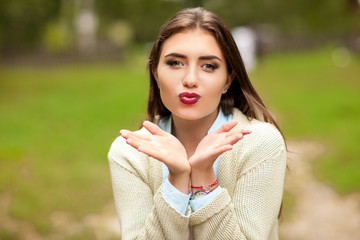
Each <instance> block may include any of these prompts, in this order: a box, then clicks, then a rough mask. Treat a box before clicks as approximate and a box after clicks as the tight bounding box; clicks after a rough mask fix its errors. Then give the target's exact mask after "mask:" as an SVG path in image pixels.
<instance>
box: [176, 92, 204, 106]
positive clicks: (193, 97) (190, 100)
mask: <svg viewBox="0 0 360 240" xmlns="http://www.w3.org/2000/svg"><path fill="white" fill-rule="evenodd" d="M200 98H201V96H200V95H199V94H197V93H190V92H182V93H180V94H179V100H180V102H182V103H183V104H188V105H190V104H195V103H197V102H198V101H199V99H200Z"/></svg>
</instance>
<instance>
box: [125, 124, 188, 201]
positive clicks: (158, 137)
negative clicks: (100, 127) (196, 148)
mask: <svg viewBox="0 0 360 240" xmlns="http://www.w3.org/2000/svg"><path fill="white" fill-rule="evenodd" d="M143 126H144V127H145V128H146V129H147V130H148V131H149V132H150V133H151V135H143V134H136V133H133V132H131V131H128V130H121V131H120V134H121V135H122V136H123V137H124V138H125V139H126V142H127V143H128V144H130V145H131V146H132V147H134V148H136V149H138V150H139V151H140V152H143V153H145V154H147V155H149V156H151V157H153V158H155V159H157V160H159V161H161V162H163V163H164V164H165V165H166V166H167V167H168V169H169V180H170V182H171V183H172V185H173V186H174V187H176V188H177V189H179V190H180V191H182V192H184V193H186V194H187V193H188V191H189V178H190V172H191V167H190V164H189V162H188V160H187V154H186V150H185V148H184V146H183V145H182V144H181V143H180V141H179V140H178V139H177V138H176V137H174V136H173V135H171V134H169V133H167V132H165V131H163V130H161V129H160V128H159V127H158V126H157V125H156V124H154V123H151V122H149V121H144V123H143Z"/></svg>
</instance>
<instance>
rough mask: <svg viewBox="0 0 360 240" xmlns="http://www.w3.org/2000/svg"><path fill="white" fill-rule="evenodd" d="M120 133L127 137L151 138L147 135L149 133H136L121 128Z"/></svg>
mask: <svg viewBox="0 0 360 240" xmlns="http://www.w3.org/2000/svg"><path fill="white" fill-rule="evenodd" d="M120 134H121V136H123V137H124V138H126V139H128V138H133V139H143V140H147V141H149V140H150V138H149V136H147V135H144V134H138V133H134V132H131V131H129V130H121V131H120Z"/></svg>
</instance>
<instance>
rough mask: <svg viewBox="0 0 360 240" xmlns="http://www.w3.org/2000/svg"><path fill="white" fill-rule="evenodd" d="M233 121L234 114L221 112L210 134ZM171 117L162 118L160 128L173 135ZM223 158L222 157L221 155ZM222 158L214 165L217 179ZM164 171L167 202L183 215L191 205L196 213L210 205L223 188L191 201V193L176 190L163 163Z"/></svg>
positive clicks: (163, 180) (164, 192) (164, 188)
mask: <svg viewBox="0 0 360 240" xmlns="http://www.w3.org/2000/svg"><path fill="white" fill-rule="evenodd" d="M231 119H233V116H232V114H230V115H224V113H223V111H222V110H221V108H220V110H219V113H218V116H217V118H216V119H215V121H214V123H213V124H212V125H211V127H210V129H209V131H208V134H209V133H211V132H213V131H215V130H217V129H219V128H220V127H221V126H222V125H223V124H224V123H226V122H228V121H230V120H231ZM171 121H172V120H171V116H169V117H166V118H162V119H160V121H159V122H158V126H159V127H160V128H161V129H162V130H164V131H165V132H167V133H171ZM220 156H221V155H220ZM220 156H219V157H218V158H217V159H216V160H215V162H214V164H213V168H214V172H215V175H216V178H218V168H219V161H220ZM162 171H163V179H162V182H163V187H162V192H163V196H164V198H165V200H166V201H167V202H168V203H169V204H170V205H171V206H172V207H173V208H175V209H176V210H178V211H179V212H180V213H182V214H183V215H185V214H186V211H187V209H188V206H189V205H190V207H191V210H192V211H193V212H194V211H196V210H198V209H200V208H202V207H203V206H204V205H206V204H208V203H209V202H210V201H211V200H213V199H214V198H215V197H216V196H217V195H218V194H219V193H220V192H221V187H220V186H219V187H217V188H216V189H215V190H214V191H212V192H211V193H209V194H207V195H205V196H203V197H201V198H197V199H190V193H189V194H188V195H187V194H184V193H182V192H180V191H179V190H178V189H177V188H175V187H174V186H173V185H172V184H171V183H170V181H169V180H168V175H169V169H168V168H167V166H166V165H165V164H164V163H163V164H162Z"/></svg>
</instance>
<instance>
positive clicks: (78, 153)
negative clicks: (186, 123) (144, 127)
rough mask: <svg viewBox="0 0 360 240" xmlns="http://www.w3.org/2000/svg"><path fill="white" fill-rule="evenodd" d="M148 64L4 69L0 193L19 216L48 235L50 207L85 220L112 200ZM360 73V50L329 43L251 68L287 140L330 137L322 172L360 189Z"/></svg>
mask: <svg viewBox="0 0 360 240" xmlns="http://www.w3.org/2000/svg"><path fill="white" fill-rule="evenodd" d="M139 62H140V63H139ZM145 62H146V60H145V59H144V58H140V60H139V59H138V60H131V61H130V62H129V63H128V64H114V63H113V64H100V63H99V64H94V63H92V64H77V65H66V66H59V67H51V68H49V67H47V68H46V67H37V68H30V67H12V68H11V67H0V133H1V134H0V169H1V174H0V193H1V192H9V193H11V195H12V204H11V209H10V214H11V216H12V217H15V218H19V219H24V220H26V221H29V222H31V223H34V224H35V226H36V228H37V230H38V231H39V232H40V233H42V234H43V235H46V233H47V232H49V231H51V229H50V227H51V226H50V215H51V213H52V212H54V211H66V212H70V213H71V214H72V215H74V216H75V217H76V218H78V219H81V218H82V217H83V216H84V215H85V214H88V213H95V212H100V211H101V210H102V208H103V206H104V205H105V204H106V203H108V202H109V201H111V200H112V189H111V181H110V172H109V168H108V163H107V158H106V155H107V151H108V149H109V147H110V144H111V142H112V141H113V140H114V139H115V138H116V137H117V136H118V130H120V129H121V128H130V129H136V128H137V127H138V126H139V124H140V122H141V120H142V119H143V118H144V117H145V109H146V100H147V92H148V81H147V75H146V73H145ZM359 77H360V61H359V58H358V57H356V56H353V58H352V61H351V63H350V65H349V66H347V67H344V68H339V67H336V66H335V65H334V64H333V62H332V60H331V51H330V49H322V50H316V51H308V52H300V53H282V54H273V55H269V56H267V57H266V58H264V59H261V60H260V63H259V68H258V69H257V71H256V72H254V73H253V74H251V78H252V80H253V82H254V84H255V85H256V86H257V88H258V89H259V92H260V93H261V95H262V96H264V99H265V101H266V103H267V104H268V105H269V106H270V109H271V110H272V111H274V112H275V113H276V115H277V118H278V120H279V123H280V125H281V126H282V129H283V131H284V134H285V136H286V137H287V138H288V139H303V138H311V139H317V140H319V141H321V142H323V143H324V144H326V146H327V147H328V148H327V154H326V155H325V156H324V157H323V159H321V161H318V162H317V165H316V171H317V173H318V174H319V176H320V177H321V178H322V179H323V180H324V181H326V182H328V183H329V184H331V185H333V186H334V187H336V189H338V190H339V191H340V192H349V191H355V190H360V173H359V169H360V161H358V160H359V159H358V158H359V156H360V148H359V147H358V144H359V143H360V126H359V123H360V94H359V92H360V91H359V90H360V89H359V86H360V83H359ZM14 234H15V233H9V232H6V231H2V230H0V236H3V237H4V238H5V239H6V238H8V239H11V236H12V235H14ZM84 234H87V235H86V236H88V235H89V234H90V235H91V234H92V233H84ZM84 236H85V235H84ZM80 238H81V237H80ZM83 239H86V237H83Z"/></svg>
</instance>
